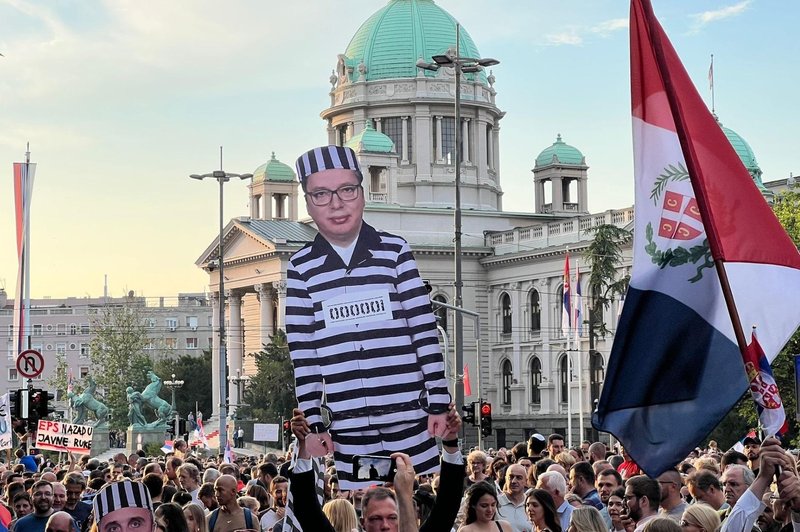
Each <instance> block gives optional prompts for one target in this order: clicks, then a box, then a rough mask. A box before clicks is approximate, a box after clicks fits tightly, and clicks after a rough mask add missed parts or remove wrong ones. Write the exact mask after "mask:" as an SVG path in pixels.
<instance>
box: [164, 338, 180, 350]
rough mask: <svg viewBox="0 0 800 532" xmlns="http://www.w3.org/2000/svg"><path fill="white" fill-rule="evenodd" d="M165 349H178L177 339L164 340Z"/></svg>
mask: <svg viewBox="0 0 800 532" xmlns="http://www.w3.org/2000/svg"><path fill="white" fill-rule="evenodd" d="M164 347H166V348H167V349H177V348H178V339H177V338H175V337H170V338H164Z"/></svg>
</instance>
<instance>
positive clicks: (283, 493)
mask: <svg viewBox="0 0 800 532" xmlns="http://www.w3.org/2000/svg"><path fill="white" fill-rule="evenodd" d="M270 490H271V491H270V497H271V498H272V506H271V507H270V508H268V509H267V511H266V512H264V514H263V516H262V517H261V528H263V529H264V530H269V529H271V528H272V527H273V526H274V525H275V523H277V522H278V521H280V520H281V519H283V516H284V515H286V500H287V498H288V496H289V479H287V478H286V477H282V476H280V475H278V476H277V477H275V478H273V479H272V483H271V484H270Z"/></svg>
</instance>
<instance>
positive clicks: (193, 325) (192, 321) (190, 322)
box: [186, 316, 197, 331]
mask: <svg viewBox="0 0 800 532" xmlns="http://www.w3.org/2000/svg"><path fill="white" fill-rule="evenodd" d="M186 326H187V327H189V328H190V329H191V330H193V331H196V330H197V316H187V317H186Z"/></svg>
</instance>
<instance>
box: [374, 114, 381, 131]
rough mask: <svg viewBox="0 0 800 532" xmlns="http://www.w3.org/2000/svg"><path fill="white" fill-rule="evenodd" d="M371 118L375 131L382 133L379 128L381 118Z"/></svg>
mask: <svg viewBox="0 0 800 532" xmlns="http://www.w3.org/2000/svg"><path fill="white" fill-rule="evenodd" d="M373 120H375V131H377V132H378V133H383V130H382V129H381V119H380V118H374V119H373Z"/></svg>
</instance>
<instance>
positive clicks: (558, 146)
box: [536, 133, 586, 167]
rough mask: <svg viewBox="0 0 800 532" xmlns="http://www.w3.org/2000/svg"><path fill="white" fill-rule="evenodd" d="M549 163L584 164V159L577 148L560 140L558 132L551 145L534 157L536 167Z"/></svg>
mask: <svg viewBox="0 0 800 532" xmlns="http://www.w3.org/2000/svg"><path fill="white" fill-rule="evenodd" d="M551 164H575V165H585V164H586V161H585V159H584V157H583V154H582V153H581V152H580V151H579V150H578V149H577V148H575V147H573V146H570V145H569V144H567V143H565V142H564V141H563V140H561V133H559V134H558V136H557V137H556V141H555V142H554V143H553V145H552V146H550V147H548V148H545V149H544V150H543V151H542V153H540V154H539V155H538V156H537V157H536V166H537V167H539V166H548V165H551Z"/></svg>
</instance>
